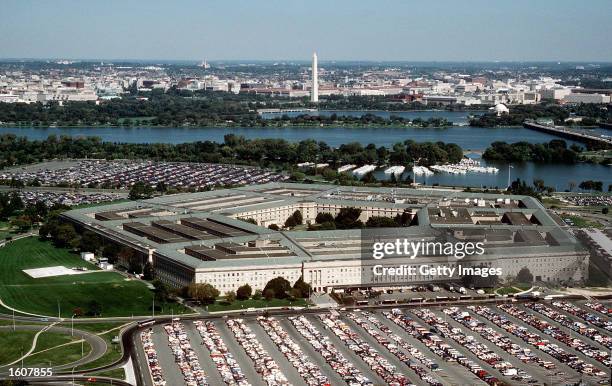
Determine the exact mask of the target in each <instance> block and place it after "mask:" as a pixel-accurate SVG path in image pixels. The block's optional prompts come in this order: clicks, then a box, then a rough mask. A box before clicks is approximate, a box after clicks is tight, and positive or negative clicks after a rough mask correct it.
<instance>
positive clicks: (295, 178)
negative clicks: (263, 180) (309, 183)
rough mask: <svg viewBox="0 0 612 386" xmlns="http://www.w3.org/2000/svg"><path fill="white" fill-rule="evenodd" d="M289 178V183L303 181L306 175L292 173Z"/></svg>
mask: <svg viewBox="0 0 612 386" xmlns="http://www.w3.org/2000/svg"><path fill="white" fill-rule="evenodd" d="M289 178H290V179H291V181H304V178H306V174H304V173H302V172H292V173H291V175H290V177H289Z"/></svg>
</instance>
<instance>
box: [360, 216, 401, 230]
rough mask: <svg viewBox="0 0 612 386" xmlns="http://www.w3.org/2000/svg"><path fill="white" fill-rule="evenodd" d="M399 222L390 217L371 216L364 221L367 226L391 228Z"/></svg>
mask: <svg viewBox="0 0 612 386" xmlns="http://www.w3.org/2000/svg"><path fill="white" fill-rule="evenodd" d="M398 225H399V224H398V223H397V222H396V221H395V220H394V219H392V218H390V217H384V216H372V217H370V218H369V219H368V221H366V227H367V228H393V227H396V226H398Z"/></svg>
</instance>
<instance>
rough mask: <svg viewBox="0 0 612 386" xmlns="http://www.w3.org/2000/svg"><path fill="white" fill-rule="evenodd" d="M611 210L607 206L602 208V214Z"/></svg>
mask: <svg viewBox="0 0 612 386" xmlns="http://www.w3.org/2000/svg"><path fill="white" fill-rule="evenodd" d="M609 212H610V209H608V207H607V206H606V207H605V208H603V209H602V210H601V214H608V213H609Z"/></svg>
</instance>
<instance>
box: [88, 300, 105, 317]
mask: <svg viewBox="0 0 612 386" xmlns="http://www.w3.org/2000/svg"><path fill="white" fill-rule="evenodd" d="M87 314H88V315H91V316H100V315H102V304H100V302H98V301H97V300H92V301H90V302H89V305H88V306H87Z"/></svg>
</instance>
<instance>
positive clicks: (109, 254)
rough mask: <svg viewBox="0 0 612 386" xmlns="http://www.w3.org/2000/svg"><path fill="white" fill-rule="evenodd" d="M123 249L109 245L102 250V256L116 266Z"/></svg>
mask: <svg viewBox="0 0 612 386" xmlns="http://www.w3.org/2000/svg"><path fill="white" fill-rule="evenodd" d="M119 253H121V247H120V246H119V245H117V244H115V243H107V244H105V245H104V247H103V248H102V256H104V257H106V258H108V262H109V263H111V264H115V263H116V262H117V260H118V257H119Z"/></svg>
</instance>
